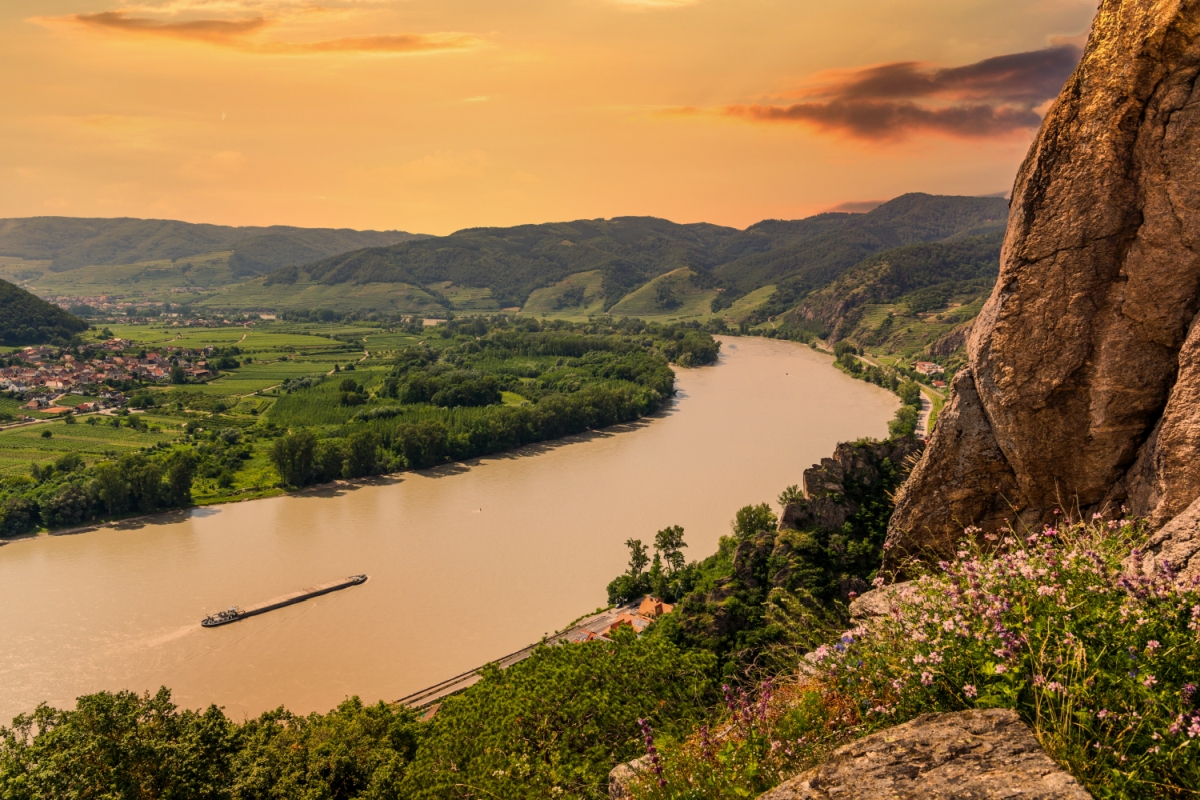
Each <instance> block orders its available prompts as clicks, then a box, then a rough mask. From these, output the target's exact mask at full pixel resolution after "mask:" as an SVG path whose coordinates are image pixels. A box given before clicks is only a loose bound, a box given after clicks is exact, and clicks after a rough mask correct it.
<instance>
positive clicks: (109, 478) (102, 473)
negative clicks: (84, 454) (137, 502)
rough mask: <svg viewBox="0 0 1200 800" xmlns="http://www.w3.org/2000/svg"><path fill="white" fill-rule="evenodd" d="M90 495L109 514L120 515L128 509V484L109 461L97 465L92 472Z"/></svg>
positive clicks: (115, 466) (119, 471)
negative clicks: (102, 505)
mask: <svg viewBox="0 0 1200 800" xmlns="http://www.w3.org/2000/svg"><path fill="white" fill-rule="evenodd" d="M92 493H93V494H94V495H95V496H96V498H97V499H99V500H100V502H101V503H103V504H104V508H105V511H107V512H108V513H109V514H120V513H122V512H124V511H125V510H126V509H127V508H128V502H129V484H128V483H126V482H125V478H124V477H123V476H122V475H121V470H120V468H119V467H117V465H116V464H114V463H113V462H111V461H105V462H103V463H100V464H97V465H96V467H95V469H93V470H92Z"/></svg>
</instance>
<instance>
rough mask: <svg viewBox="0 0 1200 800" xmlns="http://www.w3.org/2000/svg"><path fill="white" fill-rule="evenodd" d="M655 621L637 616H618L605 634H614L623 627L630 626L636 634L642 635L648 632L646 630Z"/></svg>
mask: <svg viewBox="0 0 1200 800" xmlns="http://www.w3.org/2000/svg"><path fill="white" fill-rule="evenodd" d="M653 621H654V620H651V619H646V618H645V617H640V616H638V615H636V614H618V615H617V618H616V619H615V620H613V621H612V624H610V625H609V626H608V629H607V630H606V631H605V633H612V632H613V631H615V630H616V629H617V628H620V627H621V626H623V625H628V626H629V627H631V628H633V632H634V633H641V632H642V631H644V630H646V628H649V627H650V623H651V622H653Z"/></svg>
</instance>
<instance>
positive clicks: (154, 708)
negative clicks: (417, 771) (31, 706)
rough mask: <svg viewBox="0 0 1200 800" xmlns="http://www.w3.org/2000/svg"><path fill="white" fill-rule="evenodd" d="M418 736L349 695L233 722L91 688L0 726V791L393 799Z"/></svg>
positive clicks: (394, 711) (405, 716)
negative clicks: (69, 705)
mask: <svg viewBox="0 0 1200 800" xmlns="http://www.w3.org/2000/svg"><path fill="white" fill-rule="evenodd" d="M419 736H420V723H418V722H417V719H416V716H415V715H414V714H413V713H412V712H411V711H408V710H407V709H403V708H396V707H392V706H386V705H384V704H383V703H380V704H378V705H375V706H364V705H363V704H362V703H361V702H360V701H359V700H358V698H351V699H349V700H346V701H345V702H344V703H342V704H341V705H340V706H338V707H337V708H336V709H334V710H333V711H330V712H329V713H328V714H323V715H322V714H311V715H309V716H307V717H299V716H296V715H294V714H290V713H288V712H287V711H284V710H283V709H282V708H281V709H278V710H276V711H269V712H267V713H265V714H263V715H262V716H261V717H258V718H257V719H253V720H248V721H247V722H245V723H242V724H241V725H238V724H237V723H235V722H232V721H230V720H229V719H228V718H226V716H225V715H224V714H223V713H222V712H221V710H220V709H218V708H217V707H216V706H209V708H208V709H207V710H205V711H203V712H200V711H188V710H184V711H180V710H179V709H177V708H176V706H175V705H174V704H173V703H172V702H171V695H170V692H168V691H167V690H166V689H160V690H159V691H158V693H157V694H155V695H153V696H150V695H149V694H146V695H137V694H134V693H132V692H118V693H115V694H114V693H110V692H100V693H98V694H92V695H84V696H83V697H80V698H79V700H78V701H77V704H76V707H75V709H74V710H70V711H60V710H57V709H54V708H51V707H49V706H46V705H45V704H43V705H40V706H39V707H38V708H37V710H36V711H34V712H33V713H32V714H27V715H22V716H20V717H18V718H17V719H16V720H14V722H13V725H12V727H11V728H0V797H4V798H6V800H41V799H42V798H109V799H111V800H141V799H142V798H159V799H160V800H285V798H286V800H291V798H311V799H312V800H349V798H364V799H369V800H398V798H401V797H404V796H405V795H404V794H402V793H401V789H400V786H401V782H402V780H403V778H404V772H405V766H406V764H407V763H408V762H409V761H410V760H411V759H412V757H413V754H414V753H415V752H416V749H417V743H418V741H419Z"/></svg>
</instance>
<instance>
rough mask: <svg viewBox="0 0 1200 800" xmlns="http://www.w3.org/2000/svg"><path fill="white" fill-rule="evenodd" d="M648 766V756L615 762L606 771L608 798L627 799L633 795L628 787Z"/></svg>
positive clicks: (614, 799)
mask: <svg viewBox="0 0 1200 800" xmlns="http://www.w3.org/2000/svg"><path fill="white" fill-rule="evenodd" d="M649 768H650V756H642V757H641V758H635V759H634V760H633V761H629V762H626V763H624V764H617V765H616V766H615V767H613V768H612V771H611V772H609V773H608V797H609V800H629V799H630V798H631V797H633V795H632V794H630V792H629V787H630V786H631V785H632V784H633V782H634V780H636V779H637V777H638V776H639V775H641V774H642V773H643V772H645V771H646V770H648V769H649Z"/></svg>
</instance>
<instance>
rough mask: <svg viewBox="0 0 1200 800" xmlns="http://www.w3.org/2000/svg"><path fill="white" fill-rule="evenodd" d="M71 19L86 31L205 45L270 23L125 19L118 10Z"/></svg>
mask: <svg viewBox="0 0 1200 800" xmlns="http://www.w3.org/2000/svg"><path fill="white" fill-rule="evenodd" d="M71 19H72V20H74V21H75V22H78V23H79V24H80V25H83V26H85V27H89V28H100V29H107V30H116V31H123V32H126V33H142V34H150V35H156V36H170V37H174V38H177V39H199V40H201V41H206V42H218V43H228V42H230V41H231V40H234V39H237V38H238V37H241V36H245V35H246V34H248V33H253V32H254V31H257V30H259V29H261V28H263V27H265V26H266V25H268V24H270V23H268V21H267V20H266V19H265V18H264V17H249V18H247V19H230V20H224V19H197V20H191V21H188V22H160V21H159V20H154V19H147V18H145V17H130V16H126V15H125V14H124V13H123V12H121V11H102V12H100V13H98V14H75V15H73V16H72V17H71Z"/></svg>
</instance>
